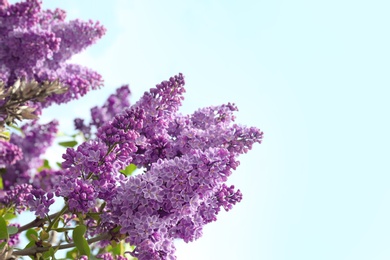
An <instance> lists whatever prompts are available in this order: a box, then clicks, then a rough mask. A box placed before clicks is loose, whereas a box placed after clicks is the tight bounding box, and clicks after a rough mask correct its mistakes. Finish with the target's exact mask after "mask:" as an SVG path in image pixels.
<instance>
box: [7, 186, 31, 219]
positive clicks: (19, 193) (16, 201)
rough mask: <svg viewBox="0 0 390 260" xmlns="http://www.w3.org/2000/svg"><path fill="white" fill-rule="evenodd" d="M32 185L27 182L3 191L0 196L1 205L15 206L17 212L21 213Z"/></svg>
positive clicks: (25, 205)
mask: <svg viewBox="0 0 390 260" xmlns="http://www.w3.org/2000/svg"><path fill="white" fill-rule="evenodd" d="M32 189H33V187H32V186H31V185H29V184H27V183H23V184H20V185H16V186H15V187H13V188H12V189H11V190H7V191H5V193H4V194H2V197H1V198H0V204H1V205H2V207H7V208H11V207H15V211H16V212H17V213H21V212H22V211H24V210H25V209H26V208H27V206H28V205H27V197H28V196H29V194H30V192H31V191H32Z"/></svg>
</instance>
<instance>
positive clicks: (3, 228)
mask: <svg viewBox="0 0 390 260" xmlns="http://www.w3.org/2000/svg"><path fill="white" fill-rule="evenodd" d="M0 239H4V240H7V239H8V230H7V223H6V222H5V219H4V218H3V217H0Z"/></svg>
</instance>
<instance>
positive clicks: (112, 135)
mask: <svg viewBox="0 0 390 260" xmlns="http://www.w3.org/2000/svg"><path fill="white" fill-rule="evenodd" d="M65 16H66V15H65V12H64V11H63V10H58V9H57V10H54V11H51V10H42V9H41V3H40V1H38V0H26V1H24V2H21V3H17V4H14V5H9V4H8V3H7V2H6V1H4V0H3V1H0V31H1V34H0V35H1V36H0V62H1V64H2V65H1V67H0V79H1V80H2V83H1V84H2V85H1V86H2V87H1V88H0V91H1V92H0V106H1V108H0V119H1V120H2V121H1V125H0V126H1V127H2V128H1V129H0V132H1V139H0V168H1V170H0V171H1V192H0V242H1V243H0V249H1V251H0V257H1V259H13V258H17V257H21V256H31V257H32V258H33V259H54V255H55V254H56V252H57V251H58V250H63V249H68V252H67V257H68V258H72V259H88V258H91V259H96V258H97V259H120V260H122V259H140V260H149V259H176V257H175V246H174V240H175V239H182V240H184V241H185V242H191V241H194V240H196V239H198V238H200V237H201V236H202V229H203V227H204V225H205V224H207V223H210V222H213V221H216V220H217V215H218V213H219V212H220V210H221V209H224V210H226V211H229V210H230V209H232V207H233V206H234V205H235V204H236V203H238V202H240V201H241V199H242V194H241V192H240V190H238V189H235V187H234V186H233V185H231V186H228V185H227V184H226V181H227V180H228V178H229V176H230V175H231V174H232V172H233V170H235V169H236V168H237V167H238V166H239V161H238V156H239V155H241V154H243V153H246V152H248V151H249V150H250V149H251V148H252V145H253V144H254V143H260V142H261V140H262V137H263V133H262V132H261V131H260V130H259V129H257V128H255V127H246V126H242V125H238V124H236V123H235V113H236V111H237V110H238V109H237V107H236V106H235V105H234V104H231V103H228V104H225V105H220V106H210V107H206V108H202V109H199V110H197V111H195V112H194V113H192V114H189V115H183V114H181V113H180V112H179V108H180V106H181V104H182V101H183V100H184V93H185V88H184V85H185V79H184V76H183V75H182V74H178V75H176V76H173V77H171V78H169V80H166V81H163V82H161V83H160V84H157V85H156V87H154V88H151V89H150V90H149V91H148V92H145V93H144V95H143V96H142V97H141V98H140V100H139V101H138V102H136V103H135V104H133V105H130V102H129V99H128V98H129V96H130V94H131V92H130V89H129V88H128V86H127V85H125V86H122V87H120V88H118V89H117V91H116V93H115V94H112V95H111V96H110V97H109V98H108V99H107V101H106V102H105V103H104V105H103V106H101V107H94V108H92V109H91V119H90V120H89V122H88V123H87V122H86V120H84V119H81V118H76V119H75V120H74V125H75V131H76V134H75V135H72V138H74V139H72V140H71V141H69V142H63V143H62V145H63V146H67V147H68V148H67V149H66V152H65V153H64V154H63V155H62V158H63V161H62V163H61V164H59V165H58V167H55V168H54V167H51V166H50V163H49V162H48V161H47V160H44V159H43V155H44V153H45V151H46V150H47V149H48V148H49V147H51V146H52V145H53V141H54V140H55V138H56V135H57V130H58V129H57V128H58V122H57V121H55V120H54V121H52V122H49V123H47V124H40V123H39V121H38V119H37V117H38V116H39V114H40V113H41V111H42V109H44V108H46V107H48V106H50V105H51V104H53V103H65V102H67V101H69V100H71V99H77V98H80V97H81V96H83V95H84V94H86V92H87V91H88V90H90V89H95V88H97V87H99V86H100V85H102V79H101V76H100V75H99V74H98V73H96V72H94V71H92V70H90V69H88V68H84V67H81V66H79V65H75V64H68V63H67V60H68V59H69V58H70V57H71V56H72V55H73V54H76V53H78V52H80V51H82V50H83V49H85V48H86V47H88V46H89V45H91V44H93V43H94V42H95V41H96V40H97V39H98V38H100V37H101V36H102V35H103V34H104V32H105V29H104V28H103V27H102V26H100V25H99V24H98V23H94V22H82V21H79V20H74V21H66V20H65ZM76 39H77V40H76ZM28 119H33V120H32V121H26V122H25V120H28ZM17 121H23V125H22V127H20V128H18V127H16V125H15V124H16V122H17ZM10 128H16V129H17V130H13V131H12V133H11V134H9V132H8V129H10ZM76 136H77V137H76ZM80 139H83V142H81V143H78V142H77V140H80ZM60 144H61V143H60ZM60 199H62V201H63V207H62V209H60V210H59V211H58V212H56V213H52V214H50V213H51V211H50V209H52V205H53V204H54V203H55V201H59V200H60ZM26 210H28V211H30V212H33V213H34V214H35V216H36V218H35V219H33V220H31V222H29V223H28V224H26V225H24V226H20V225H18V224H10V220H11V219H13V218H14V217H16V216H17V215H18V214H20V213H21V212H23V211H26ZM22 233H23V234H25V236H26V237H27V239H28V241H29V243H28V244H27V245H17V244H18V241H19V240H18V238H19V235H20V234H22ZM16 245H17V247H16Z"/></svg>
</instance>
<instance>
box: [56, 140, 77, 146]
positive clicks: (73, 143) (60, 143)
mask: <svg viewBox="0 0 390 260" xmlns="http://www.w3.org/2000/svg"><path fill="white" fill-rule="evenodd" d="M58 144H59V145H61V146H63V147H75V146H76V145H77V141H66V142H59V143H58Z"/></svg>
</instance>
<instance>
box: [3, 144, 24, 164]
mask: <svg viewBox="0 0 390 260" xmlns="http://www.w3.org/2000/svg"><path fill="white" fill-rule="evenodd" d="M22 156H23V153H22V150H21V149H20V148H19V147H18V146H16V145H14V144H12V143H10V142H7V141H3V140H0V168H5V167H6V166H9V165H12V164H14V163H15V162H16V161H18V160H20V159H21V158H22Z"/></svg>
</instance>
